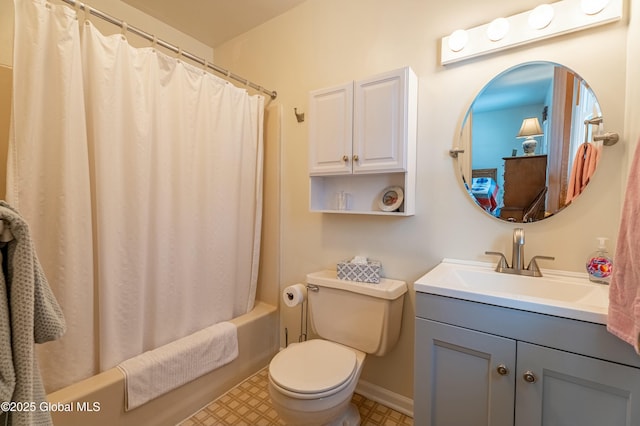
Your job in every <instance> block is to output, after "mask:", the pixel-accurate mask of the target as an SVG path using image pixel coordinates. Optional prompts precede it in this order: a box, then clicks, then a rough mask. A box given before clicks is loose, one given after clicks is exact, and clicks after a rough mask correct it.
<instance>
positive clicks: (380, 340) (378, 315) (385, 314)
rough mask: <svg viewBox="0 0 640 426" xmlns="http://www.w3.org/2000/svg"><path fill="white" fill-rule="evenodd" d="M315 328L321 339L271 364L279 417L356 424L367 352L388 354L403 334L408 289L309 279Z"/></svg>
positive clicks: (291, 421) (329, 275)
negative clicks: (354, 401) (356, 394)
mask: <svg viewBox="0 0 640 426" xmlns="http://www.w3.org/2000/svg"><path fill="white" fill-rule="evenodd" d="M307 287H308V293H307V294H308V302H309V317H310V319H311V327H312V328H313V330H314V331H315V332H316V333H317V334H318V335H319V336H320V337H321V338H322V339H313V340H309V341H306V342H302V343H293V344H291V345H289V346H288V347H287V348H286V349H284V350H282V351H280V352H279V353H278V354H277V355H276V356H275V357H273V359H272V360H271V363H270V364H269V395H270V396H271V401H272V402H273V405H274V408H275V410H276V412H277V413H278V415H279V416H280V418H281V419H282V420H284V422H285V423H286V424H288V425H296V426H303V425H309V426H320V425H331V426H333V425H336V426H338V425H339V426H356V425H359V424H360V415H359V413H358V410H357V409H356V408H355V406H353V405H352V404H351V397H352V396H353V392H354V390H355V388H356V384H357V383H358V379H359V377H360V373H361V372H362V366H363V365H364V360H365V357H366V355H367V354H371V355H377V356H381V355H384V354H386V353H387V352H388V351H389V350H390V349H391V348H392V347H393V346H394V345H395V343H396V342H397V340H398V336H399V335H400V324H401V320H402V307H403V301H404V297H403V295H404V293H406V291H407V285H406V283H404V282H403V281H396V280H389V279H384V278H381V279H380V283H379V284H366V283H360V282H353V281H345V280H340V279H338V278H336V272H335V271H320V272H314V273H312V274H309V275H307Z"/></svg>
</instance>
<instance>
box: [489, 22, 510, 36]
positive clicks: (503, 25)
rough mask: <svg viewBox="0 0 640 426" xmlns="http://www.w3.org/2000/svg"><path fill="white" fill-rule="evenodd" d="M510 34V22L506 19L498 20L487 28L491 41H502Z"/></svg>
mask: <svg viewBox="0 0 640 426" xmlns="http://www.w3.org/2000/svg"><path fill="white" fill-rule="evenodd" d="M508 32H509V21H508V20H507V19H506V18H496V19H494V20H493V21H491V23H490V24H489V26H488V27H487V37H489V40H491V41H498V40H502V39H503V38H504V36H506V35H507V33H508Z"/></svg>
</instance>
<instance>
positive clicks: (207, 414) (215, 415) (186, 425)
mask: <svg viewBox="0 0 640 426" xmlns="http://www.w3.org/2000/svg"><path fill="white" fill-rule="evenodd" d="M268 380H269V379H268V372H267V368H264V369H262V370H260V371H259V372H257V373H256V374H254V375H253V376H251V377H249V378H248V379H247V380H245V381H244V382H242V383H240V384H239V385H238V386H236V387H234V388H233V389H231V390H230V391H229V392H227V393H226V394H224V395H222V396H221V397H220V398H218V399H216V400H215V401H213V402H212V403H210V404H209V405H207V406H206V407H204V408H203V409H202V410H200V411H198V412H197V413H196V414H194V415H193V416H191V417H190V418H188V419H186V420H184V421H183V422H182V423H180V425H179V426H200V425H206V426H213V425H216V426H217V425H220V426H240V425H242V426H281V425H283V424H284V423H283V422H282V421H280V419H278V415H277V414H276V412H275V411H274V409H273V407H272V406H271V400H270V398H269V390H268V387H267V386H268ZM352 402H353V403H354V404H355V405H356V406H357V407H358V410H359V411H360V417H361V425H362V426H382V425H384V426H400V425H413V419H412V418H411V417H409V416H407V415H405V414H402V413H399V412H398V411H395V410H392V409H391V408H389V407H386V406H384V405H382V404H379V403H377V402H374V401H371V400H370V399H367V398H365V397H364V396H362V395H359V394H355V395H354V396H353V399H352Z"/></svg>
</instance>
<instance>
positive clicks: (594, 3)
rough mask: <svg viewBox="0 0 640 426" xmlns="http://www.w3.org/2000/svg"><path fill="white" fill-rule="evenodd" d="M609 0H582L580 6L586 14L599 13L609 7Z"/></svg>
mask: <svg viewBox="0 0 640 426" xmlns="http://www.w3.org/2000/svg"><path fill="white" fill-rule="evenodd" d="M608 4H609V0H581V1H580V7H581V8H582V12H584V14H585V15H597V14H598V13H600V12H602V9H604V8H605V7H607V5H608Z"/></svg>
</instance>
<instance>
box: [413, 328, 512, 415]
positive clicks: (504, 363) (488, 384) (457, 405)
mask: <svg viewBox="0 0 640 426" xmlns="http://www.w3.org/2000/svg"><path fill="white" fill-rule="evenodd" d="M416 347H417V348H418V349H417V356H416V363H417V364H416V373H417V377H416V397H415V398H414V422H415V424H416V425H424V426H443V425H452V426H453V425H460V426H462V425H474V426H480V425H491V426H513V410H514V398H513V395H514V392H515V386H516V383H515V379H514V377H515V375H514V372H512V371H510V370H512V369H513V367H514V366H515V364H516V359H515V357H516V341H515V340H513V339H505V338H503V337H499V336H494V335H492V334H487V333H480V332H477V331H473V330H469V329H466V328H461V327H456V326H452V325H449V324H443V323H440V322H437V321H431V320H425V319H422V318H418V319H417V320H416ZM498 369H504V370H500V371H501V372H502V373H503V374H500V373H498Z"/></svg>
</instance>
